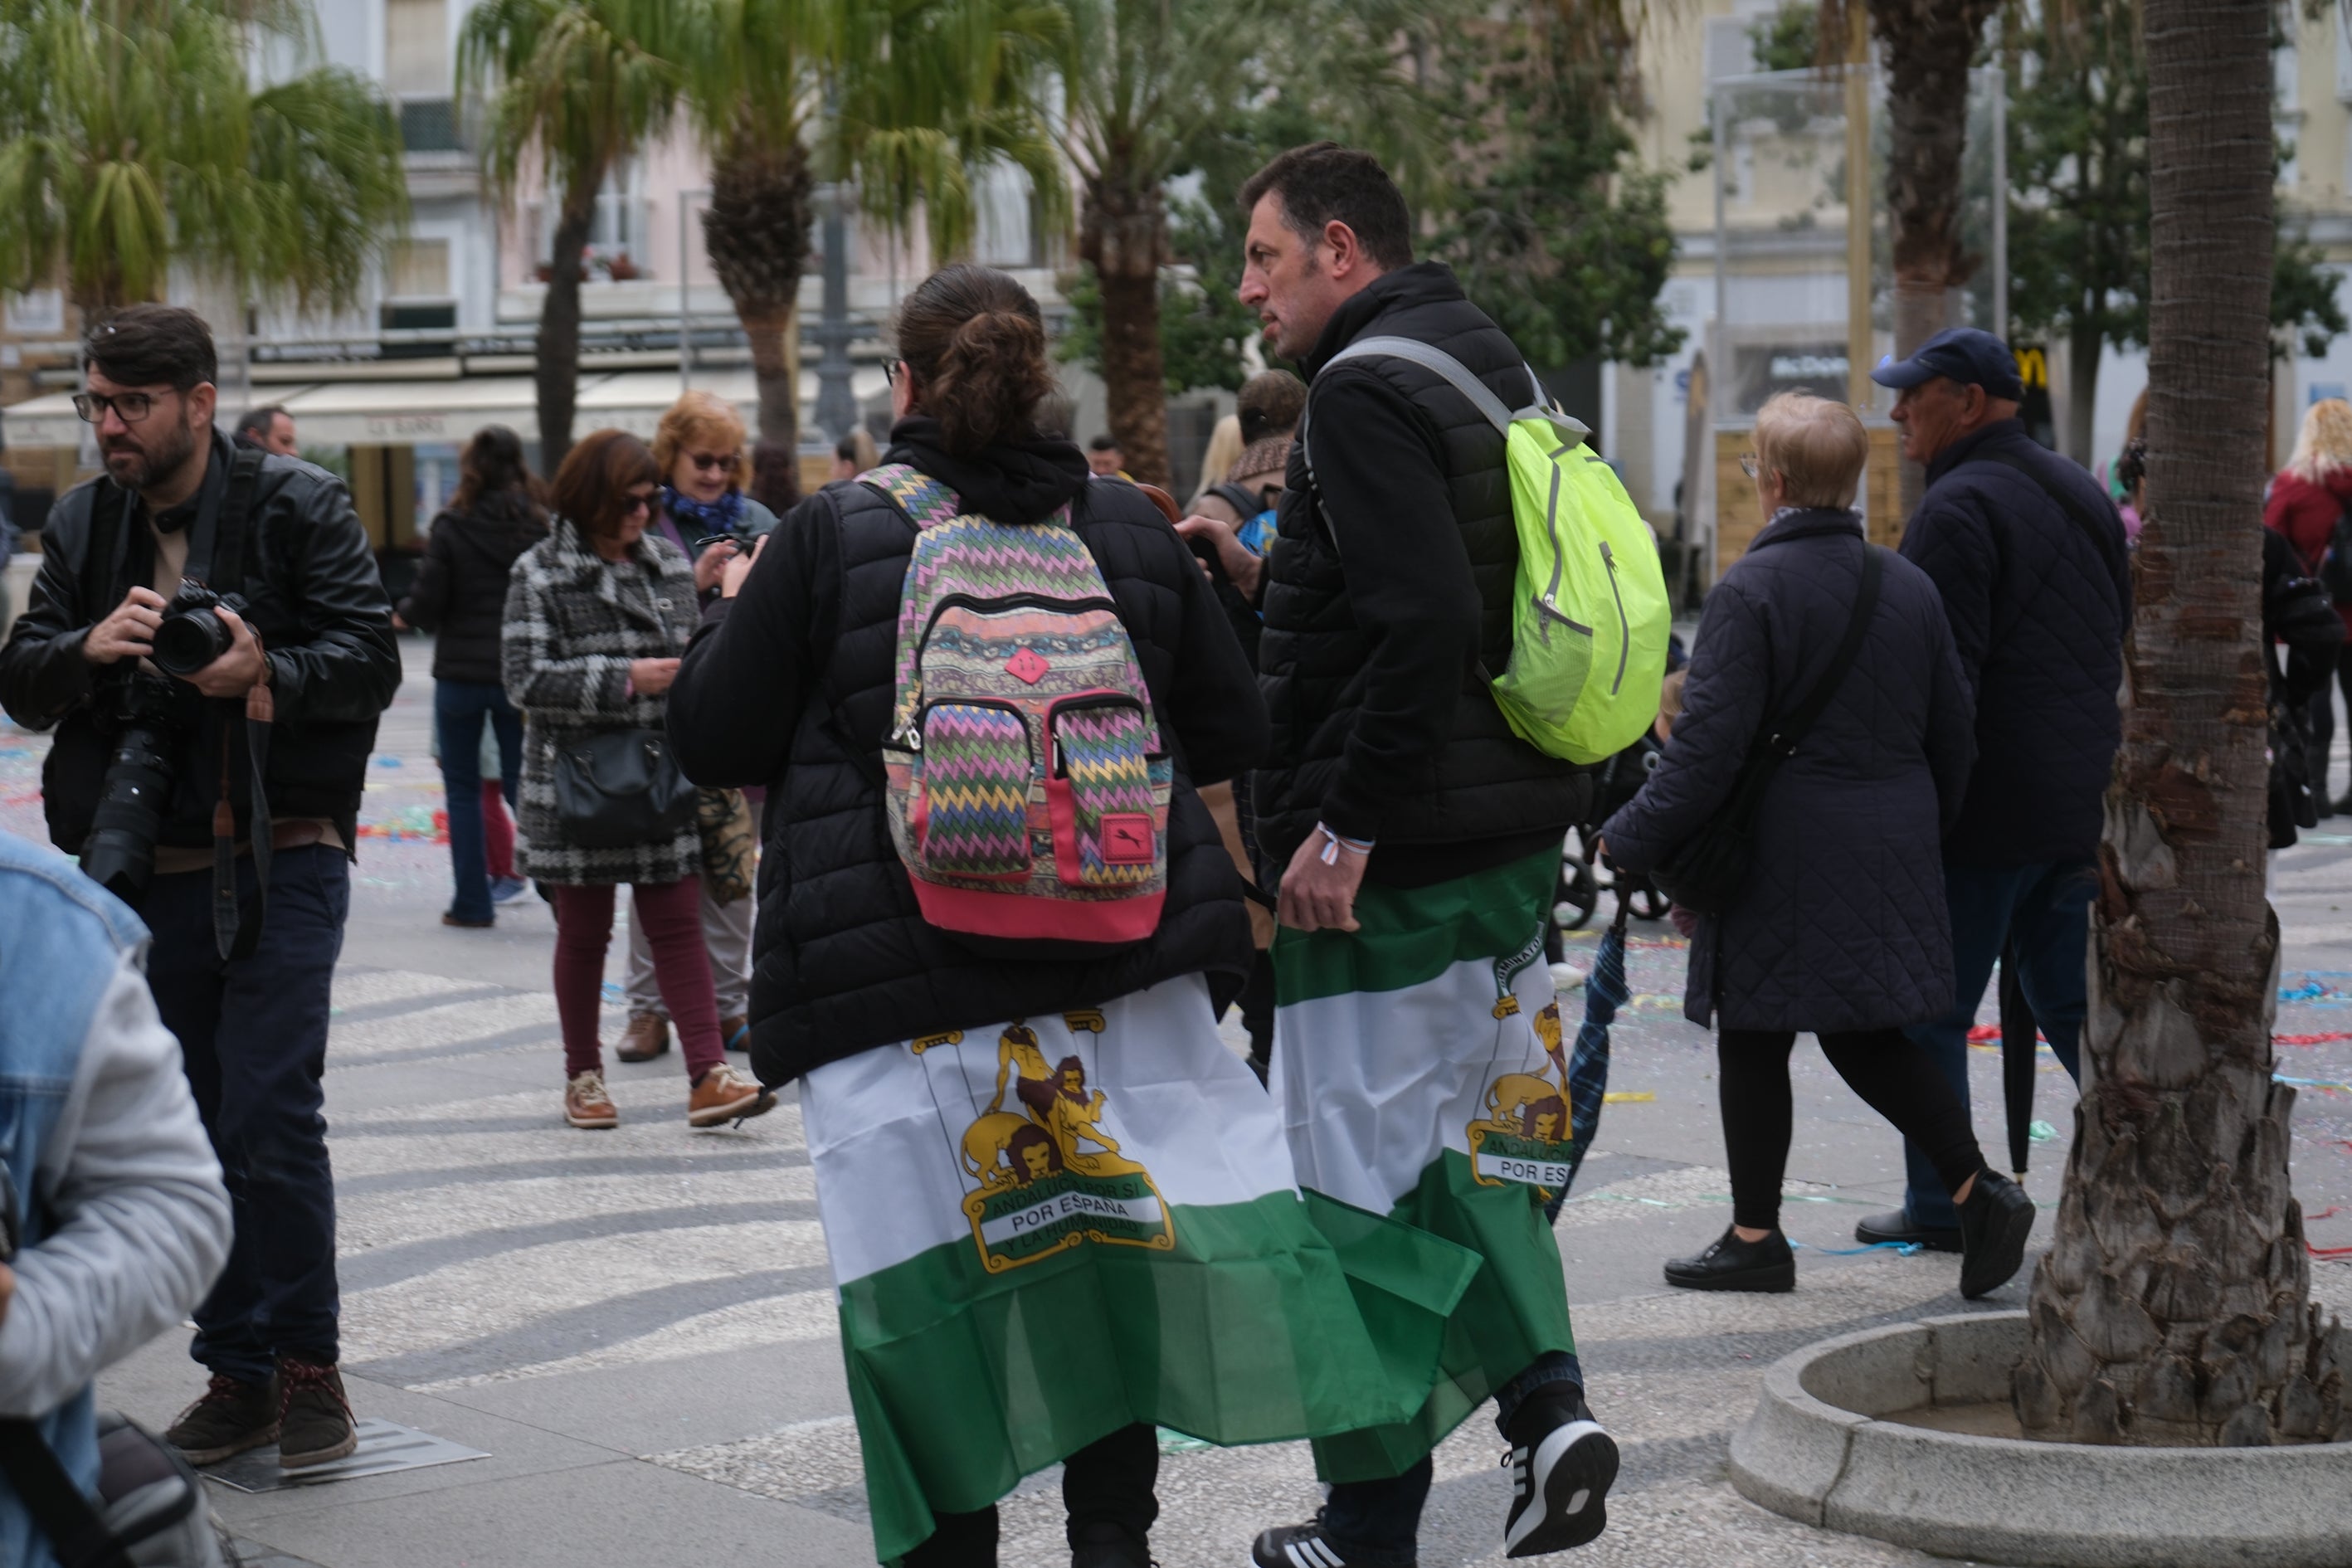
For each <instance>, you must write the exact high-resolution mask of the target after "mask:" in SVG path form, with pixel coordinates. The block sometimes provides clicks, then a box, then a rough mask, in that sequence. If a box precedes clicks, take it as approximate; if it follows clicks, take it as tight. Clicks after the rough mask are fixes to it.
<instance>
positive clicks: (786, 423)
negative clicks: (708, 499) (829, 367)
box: [738, 310, 801, 452]
mask: <svg viewBox="0 0 2352 1568" xmlns="http://www.w3.org/2000/svg"><path fill="white" fill-rule="evenodd" d="M738 315H739V317H740V320H741V321H742V322H743V336H744V337H745V338H746V339H748V340H749V341H750V342H751V384H752V385H753V386H754V387H755V388H757V389H758V392H759V396H760V430H759V438H760V439H761V440H762V441H765V442H767V443H769V444H770V445H772V446H778V447H782V448H783V449H784V450H785V451H787V452H791V451H795V450H797V449H798V448H799V447H800V444H801V411H800V387H799V384H798V383H799V381H800V375H799V369H800V367H799V365H798V364H797V363H794V362H795V361H796V360H797V359H798V357H799V356H798V355H796V354H794V353H792V352H791V347H792V343H793V338H794V337H795V336H797V335H798V333H799V331H800V318H799V316H798V314H797V313H796V312H794V311H792V310H785V311H784V312H782V314H781V315H764V314H762V315H758V316H749V315H742V314H741V312H740V310H739V311H738Z"/></svg>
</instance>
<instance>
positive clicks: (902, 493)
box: [857, 463, 963, 533]
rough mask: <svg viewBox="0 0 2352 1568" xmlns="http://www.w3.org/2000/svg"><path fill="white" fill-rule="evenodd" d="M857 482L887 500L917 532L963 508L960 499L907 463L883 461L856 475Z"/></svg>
mask: <svg viewBox="0 0 2352 1568" xmlns="http://www.w3.org/2000/svg"><path fill="white" fill-rule="evenodd" d="M857 482H858V483H859V484H861V485H864V486H865V487H866V489H871V490H874V491H877V492H878V493H879V494H881V495H882V496H884V497H886V498H887V499H888V500H889V501H890V504H891V505H893V506H895V507H897V508H898V510H900V511H901V512H904V513H905V514H906V517H907V521H908V522H911V523H913V524H914V525H915V531H917V532H918V533H919V532H921V531H923V530H924V529H927V528H936V527H937V526H939V525H940V523H943V522H945V521H948V520H949V519H950V518H952V517H955V516H957V515H959V514H960V513H961V511H962V510H963V500H962V498H961V497H960V496H958V495H957V494H956V493H955V491H953V490H951V489H948V488H947V486H945V485H943V484H941V483H940V481H939V480H937V479H933V478H931V476H930V475H929V474H927V473H924V472H923V471H922V470H921V469H919V468H916V467H915V466H914V465H913V464H911V463H885V464H883V465H882V466H881V467H880V468H868V469H866V471H865V472H864V473H862V474H860V475H858V476H857Z"/></svg>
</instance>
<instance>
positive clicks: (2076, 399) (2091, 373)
mask: <svg viewBox="0 0 2352 1568" xmlns="http://www.w3.org/2000/svg"><path fill="white" fill-rule="evenodd" d="M2074 320H2075V325H2074V328H2073V330H2071V331H2068V332H2067V334H2066V455H2067V456H2068V457H2070V458H2074V460H2075V461H2076V462H2078V463H2080V464H2082V465H2083V466H2084V468H2091V467H2093V466H2095V464H2096V463H2097V462H2098V460H2099V454H2097V453H2095V452H2094V451H2092V450H2091V444H2092V443H2093V442H2094V441H2095V440H2097V439H2098V437H2097V435H2096V434H2095V430H2096V425H2097V417H2098V412H2099V352H2100V350H2101V349H2103V348H2104V347H2105V344H2106V334H2105V332H2104V331H2101V330H2100V327H2099V323H2098V321H2096V320H2095V319H2092V318H2091V312H2089V311H2087V310H2086V311H2083V312H2081V313H2080V314H2078V315H2077V316H2076V317H2075V318H2074Z"/></svg>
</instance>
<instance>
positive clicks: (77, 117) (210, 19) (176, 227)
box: [0, 0, 408, 319]
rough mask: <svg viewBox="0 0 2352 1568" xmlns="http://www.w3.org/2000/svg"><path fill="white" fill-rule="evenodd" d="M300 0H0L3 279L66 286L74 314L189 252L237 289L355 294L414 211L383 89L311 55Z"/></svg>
mask: <svg viewBox="0 0 2352 1568" xmlns="http://www.w3.org/2000/svg"><path fill="white" fill-rule="evenodd" d="M314 33H315V24H314V23H313V21H312V18H311V15H310V9H309V7H308V6H307V5H303V4H300V3H299V0H0V288H6V289H29V288H37V287H41V286H44V285H47V284H52V283H59V284H62V285H63V286H64V288H65V289H66V291H67V293H68V296H69V297H70V298H71V299H72V300H73V301H74V303H75V304H76V305H77V306H79V308H80V310H81V311H82V313H83V315H84V318H85V319H88V318H90V317H93V316H102V315H105V314H107V313H109V312H111V311H113V310H119V309H121V307H122V306H124V305H127V304H131V303H133V302H136V301H139V300H159V299H161V298H163V293H164V289H165V288H166V286H167V284H168V282H169V279H170V275H171V271H172V268H173V267H175V266H184V267H186V268H190V269H192V270H194V272H196V273H198V274H200V275H202V276H205V277H207V278H210V279H216V280H219V281H223V282H226V284H228V285H229V286H231V287H233V288H235V289H236V290H237V291H238V293H239V294H240V295H242V296H244V297H246V298H248V299H253V298H258V297H263V296H270V295H280V294H282V295H286V296H290V297H291V298H292V300H294V301H295V303H296V304H297V305H298V306H299V307H300V308H302V309H304V310H311V309H316V308H320V307H326V308H341V307H347V306H350V305H351V304H352V303H354V302H356V301H357V300H358V299H359V298H360V297H361V295H362V292H363V289H364V287H365V285H366V282H367V280H368V278H369V276H370V274H371V272H372V271H373V268H375V267H376V265H377V264H378V263H379V262H380V261H381V259H382V258H383V255H384V253H385V251H386V250H387V248H388V247H389V246H390V245H391V243H392V241H393V240H394V239H395V238H396V237H398V236H399V234H400V232H401V229H402V226H404V224H405V222H406V220H407V216H408V189H407V183H406V178H405V175H404V172H403V170H402V166H401V149H400V133H399V128H398V125H397V124H396V122H395V121H394V118H393V114H392V111H391V110H390V108H389V107H388V106H387V105H386V104H385V102H384V100H383V98H382V96H381V95H380V94H378V93H377V91H376V90H375V89H374V88H373V86H372V85H371V84H369V83H368V82H367V81H365V80H364V79H361V78H359V77H357V76H354V75H352V73H351V72H349V71H344V70H341V69H337V68H331V67H326V66H309V67H308V68H303V69H301V70H299V71H298V72H297V73H296V74H294V75H292V76H290V77H288V78H287V79H283V80H279V81H276V82H271V83H268V85H263V86H256V85H255V83H256V79H257V61H258V60H259V59H261V58H265V57H266V55H268V53H271V52H275V51H280V50H282V51H285V52H286V54H287V55H288V57H289V58H293V59H294V60H295V61H296V63H297V64H298V65H301V64H304V63H305V62H307V61H308V60H309V59H310V58H312V56H313V54H314V53H315V48H314V46H315V37H314Z"/></svg>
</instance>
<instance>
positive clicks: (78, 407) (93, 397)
mask: <svg viewBox="0 0 2352 1568" xmlns="http://www.w3.org/2000/svg"><path fill="white" fill-rule="evenodd" d="M109 409H111V410H113V411H114V413H115V415H116V416H117V417H119V418H120V419H121V421H122V422H123V423H124V424H125V425H136V424H138V423H139V422H140V421H141V420H142V419H144V418H146V417H147V416H148V415H150V414H152V413H153V412H154V411H155V398H154V395H152V394H151V393H145V392H117V393H114V394H112V395H109V394H107V393H103V392H77V393H75V394H74V395H73V411H74V412H75V413H76V414H79V416H81V419H82V423H83V424H85V425H95V424H97V423H98V422H99V421H100V420H102V419H104V418H105V417H106V415H107V411H108V410H109Z"/></svg>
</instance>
